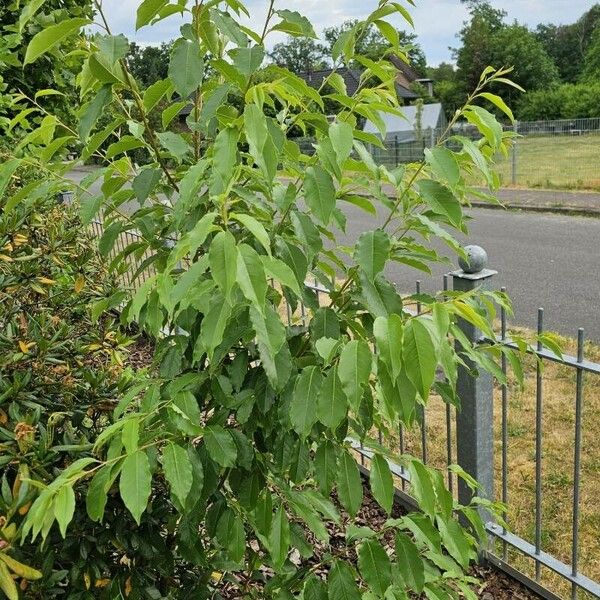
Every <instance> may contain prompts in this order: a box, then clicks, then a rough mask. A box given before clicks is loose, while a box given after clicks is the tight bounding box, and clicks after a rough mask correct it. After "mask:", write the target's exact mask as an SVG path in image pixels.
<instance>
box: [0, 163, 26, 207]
mask: <svg viewBox="0 0 600 600" xmlns="http://www.w3.org/2000/svg"><path fill="white" fill-rule="evenodd" d="M20 164H21V159H19V158H11V159H9V160H7V161H6V162H4V163H2V164H1V165H0V198H3V197H4V192H5V191H6V188H7V187H8V184H9V183H10V179H11V177H12V176H13V175H14V173H15V171H16V170H17V169H18V167H19V165H20ZM12 208H14V207H13V206H11V207H9V208H7V207H6V206H5V207H4V212H9V210H12Z"/></svg>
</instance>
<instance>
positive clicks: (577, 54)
mask: <svg viewBox="0 0 600 600" xmlns="http://www.w3.org/2000/svg"><path fill="white" fill-rule="evenodd" d="M599 23H600V4H595V5H594V6H592V7H591V8H590V9H589V10H588V11H587V12H585V13H584V14H583V15H582V16H581V17H580V18H579V19H578V20H577V21H576V22H575V23H572V24H569V25H554V24H552V23H548V24H540V25H538V26H537V29H536V37H537V39H538V40H539V41H540V42H541V43H542V45H543V46H544V49H545V50H546V52H547V53H548V55H549V56H550V57H551V58H552V59H553V60H554V62H555V64H556V66H557V68H558V71H559V74H560V78H561V80H562V81H564V82H565V83H575V82H577V81H578V80H579V79H580V77H581V75H582V72H583V70H584V68H585V62H586V61H587V53H588V49H589V47H590V45H591V44H592V43H593V38H594V32H595V31H596V30H597V29H598V24H599Z"/></svg>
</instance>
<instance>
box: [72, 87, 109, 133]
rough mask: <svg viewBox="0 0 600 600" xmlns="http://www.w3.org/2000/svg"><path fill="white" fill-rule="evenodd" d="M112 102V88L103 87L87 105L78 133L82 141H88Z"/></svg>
mask: <svg viewBox="0 0 600 600" xmlns="http://www.w3.org/2000/svg"><path fill="white" fill-rule="evenodd" d="M111 100H112V87H111V86H110V85H103V86H102V87H101V88H100V89H99V90H98V93H97V94H96V96H95V97H94V99H93V100H92V101H91V102H90V103H89V104H88V105H87V108H86V110H85V112H84V113H83V115H82V117H81V119H80V120H79V126H78V133H79V136H80V137H81V139H82V141H83V142H85V141H87V138H88V136H89V135H90V133H91V131H92V129H93V128H94V126H95V125H96V122H97V121H98V119H99V118H100V116H101V115H102V114H104V111H105V109H106V107H107V106H108V105H109V104H110V102H111Z"/></svg>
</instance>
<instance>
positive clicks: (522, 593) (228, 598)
mask: <svg viewBox="0 0 600 600" xmlns="http://www.w3.org/2000/svg"><path fill="white" fill-rule="evenodd" d="M332 500H333V501H334V502H335V504H336V506H337V508H338V510H339V511H340V514H341V517H342V519H341V524H340V526H336V525H335V524H332V523H328V530H329V534H330V536H331V540H330V546H329V547H326V546H324V545H323V544H322V543H321V542H319V541H318V540H316V539H315V538H314V536H312V534H311V533H310V532H308V533H307V535H306V537H307V539H308V541H309V542H310V543H311V544H312V545H313V548H315V554H314V556H312V557H311V558H309V559H308V560H306V561H302V559H301V558H300V557H299V556H294V554H293V553H292V555H291V556H290V559H291V560H292V561H293V562H294V563H296V564H297V565H298V566H299V565H300V564H301V563H302V562H304V564H305V565H307V566H309V567H312V568H313V572H314V573H315V574H316V575H318V576H320V577H321V578H322V579H323V580H325V579H326V577H327V570H328V568H327V567H322V566H316V565H319V563H320V562H321V557H322V556H323V555H324V554H325V553H330V554H332V555H333V556H335V557H338V558H343V559H345V560H348V561H349V562H352V563H354V564H356V561H357V556H356V552H355V550H354V546H353V545H352V544H350V545H349V544H347V543H346V539H345V535H344V531H345V528H346V524H347V523H348V521H350V517H349V515H348V514H347V513H345V511H344V510H343V508H342V507H341V506H340V505H339V503H338V502H337V498H336V497H335V494H333V495H332ZM403 514H406V511H405V510H404V508H403V507H402V505H400V504H399V503H397V502H396V503H395V504H394V508H393V511H392V517H395V518H397V517H400V516H402V515H403ZM387 519H388V516H387V515H386V513H385V512H384V511H383V510H382V509H381V507H380V506H379V505H378V504H377V502H376V501H375V499H374V498H373V496H371V494H370V493H369V491H368V489H367V487H366V486H365V490H364V499H363V504H362V507H361V509H360V511H359V513H358V515H357V516H356V520H355V524H356V525H358V526H368V527H370V528H371V529H373V530H375V531H377V530H378V529H381V528H382V527H383V525H384V523H385V521H386V520H387ZM382 543H383V544H384V546H388V545H389V547H390V548H392V547H393V544H394V540H393V534H392V533H391V532H390V538H389V539H384V540H382ZM471 574H472V575H473V576H474V577H477V578H478V579H480V581H481V583H480V585H479V586H478V588H477V589H475V590H474V591H475V592H476V594H477V596H478V598H481V599H482V600H541V599H540V597H539V596H538V595H537V594H534V593H533V592H531V591H530V590H528V589H527V588H526V587H525V586H523V585H522V584H520V583H519V582H517V581H515V580H513V579H511V578H510V577H508V576H507V575H505V574H504V573H501V572H499V571H497V570H495V569H493V568H491V567H483V566H474V567H473V568H472V571H471ZM262 575H263V576H264V577H265V578H266V579H268V578H269V575H271V573H269V571H268V570H265V571H264V572H263V573H262ZM262 585H263V584H262V582H259V581H254V582H252V584H251V585H250V586H249V587H251V588H253V590H254V591H255V592H256V593H257V595H258V597H260V591H261V588H262ZM219 595H220V597H221V598H223V600H239V599H240V596H239V589H238V588H236V587H235V586H231V587H230V585H228V584H227V583H224V585H223V587H222V588H221V589H220V590H219ZM411 597H412V598H416V596H411Z"/></svg>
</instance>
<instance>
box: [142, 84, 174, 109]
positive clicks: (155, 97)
mask: <svg viewBox="0 0 600 600" xmlns="http://www.w3.org/2000/svg"><path fill="white" fill-rule="evenodd" d="M171 85H172V84H171V82H170V81H169V80H168V79H159V80H158V81H157V82H155V83H153V84H152V85H150V86H149V87H148V88H146V91H145V92H144V98H143V104H144V108H145V109H146V111H147V112H150V111H151V110H152V109H153V108H154V107H155V106H156V105H157V104H158V103H159V102H160V101H161V100H162V98H163V97H164V95H165V94H166V93H167V92H168V91H169V90H170V89H171Z"/></svg>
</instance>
